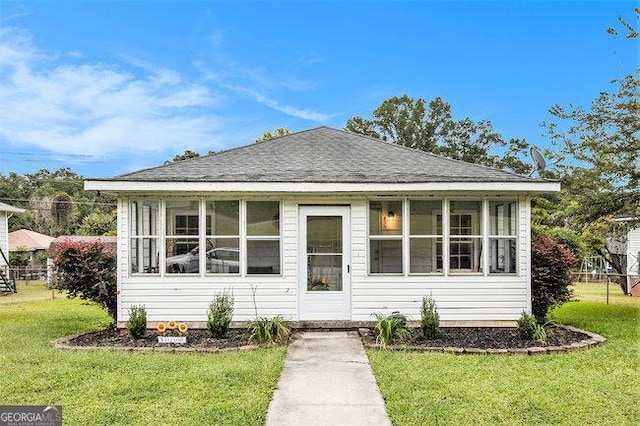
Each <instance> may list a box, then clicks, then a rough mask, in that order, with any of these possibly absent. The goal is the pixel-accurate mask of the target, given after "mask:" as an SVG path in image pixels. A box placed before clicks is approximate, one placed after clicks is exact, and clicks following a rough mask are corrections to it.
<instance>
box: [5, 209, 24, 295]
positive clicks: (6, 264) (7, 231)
mask: <svg viewBox="0 0 640 426" xmlns="http://www.w3.org/2000/svg"><path fill="white" fill-rule="evenodd" d="M23 212H24V210H22V209H19V208H17V207H13V206H10V205H9V204H5V203H0V292H2V291H4V290H7V289H9V277H10V274H9V267H8V265H9V217H11V215H12V214H14V213H23Z"/></svg>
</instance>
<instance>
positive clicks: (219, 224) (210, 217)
mask: <svg viewBox="0 0 640 426" xmlns="http://www.w3.org/2000/svg"><path fill="white" fill-rule="evenodd" d="M205 217H206V218H207V220H206V241H207V255H206V272H207V273H209V274H237V273H239V272H240V202H239V201H237V200H234V201H207V202H206V203H205Z"/></svg>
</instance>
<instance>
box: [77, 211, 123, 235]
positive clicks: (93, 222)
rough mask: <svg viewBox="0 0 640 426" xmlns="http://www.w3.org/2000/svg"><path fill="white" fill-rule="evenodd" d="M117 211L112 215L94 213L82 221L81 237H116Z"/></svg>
mask: <svg viewBox="0 0 640 426" xmlns="http://www.w3.org/2000/svg"><path fill="white" fill-rule="evenodd" d="M116 233H117V229H116V211H115V210H114V211H113V212H111V213H101V212H93V213H91V214H89V215H88V216H86V217H85V218H84V219H83V220H82V224H81V225H80V227H79V228H78V234H79V235H116Z"/></svg>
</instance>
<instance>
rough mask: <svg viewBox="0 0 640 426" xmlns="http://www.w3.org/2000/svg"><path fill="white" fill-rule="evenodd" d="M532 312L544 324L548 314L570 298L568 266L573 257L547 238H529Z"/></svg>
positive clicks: (562, 246)
mask: <svg viewBox="0 0 640 426" xmlns="http://www.w3.org/2000/svg"><path fill="white" fill-rule="evenodd" d="M531 260H532V265H531V310H532V313H533V315H535V317H536V319H537V320H538V321H540V322H543V321H544V318H545V317H546V315H547V312H548V311H549V310H550V309H551V308H553V307H555V306H559V305H562V304H563V303H564V302H568V301H569V300H570V299H571V295H572V293H571V290H570V289H569V286H570V285H571V271H570V269H571V267H572V266H574V265H575V263H576V257H575V256H574V255H573V253H572V252H571V250H569V249H568V248H567V247H566V246H564V245H562V244H560V243H559V242H557V241H556V240H554V239H553V238H550V237H548V236H539V235H534V236H533V237H532V239H531Z"/></svg>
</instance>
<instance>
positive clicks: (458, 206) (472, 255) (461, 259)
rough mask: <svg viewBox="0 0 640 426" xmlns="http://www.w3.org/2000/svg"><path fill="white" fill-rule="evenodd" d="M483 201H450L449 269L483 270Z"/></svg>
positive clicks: (456, 270)
mask: <svg viewBox="0 0 640 426" xmlns="http://www.w3.org/2000/svg"><path fill="white" fill-rule="evenodd" d="M481 223H482V201H451V202H450V203H449V270H450V271H451V272H481V271H482V266H481V265H482V227H481Z"/></svg>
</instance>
